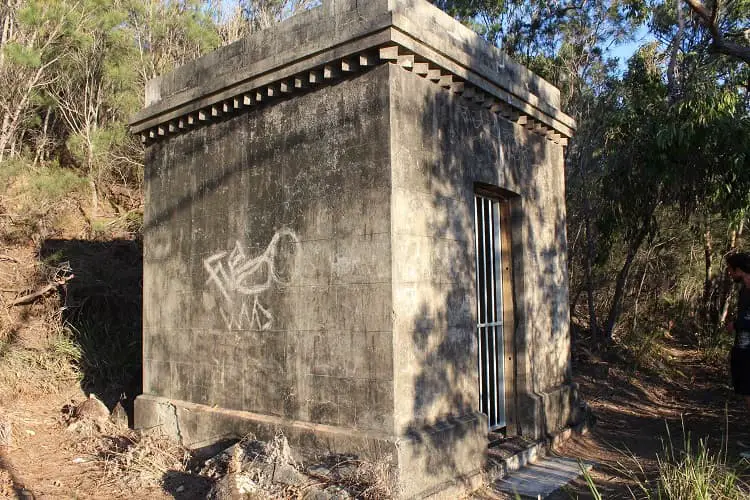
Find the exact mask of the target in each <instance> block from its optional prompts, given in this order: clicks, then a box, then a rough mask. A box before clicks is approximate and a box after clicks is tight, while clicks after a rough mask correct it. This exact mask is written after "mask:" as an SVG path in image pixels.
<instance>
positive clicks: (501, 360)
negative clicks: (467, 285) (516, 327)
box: [493, 201, 505, 425]
mask: <svg viewBox="0 0 750 500" xmlns="http://www.w3.org/2000/svg"><path fill="white" fill-rule="evenodd" d="M495 206H496V207H497V210H496V211H495V213H494V214H493V215H494V217H495V219H494V226H495V231H494V239H495V245H493V250H494V254H493V258H494V260H495V268H496V269H497V274H496V276H495V277H494V283H495V289H496V296H495V299H496V300H497V303H498V305H499V307H498V308H497V309H496V310H497V317H496V318H495V322H496V323H498V324H499V326H498V327H497V328H498V329H499V331H500V335H499V337H500V338H499V342H498V338H497V332H496V337H495V341H496V342H498V346H499V348H498V352H497V354H496V356H497V358H496V359H497V361H498V366H497V369H498V371H499V373H500V378H499V381H500V383H499V384H497V385H498V387H497V395H498V410H499V411H498V421H499V422H498V423H499V424H500V425H505V319H504V318H503V312H504V311H505V307H504V302H503V300H504V297H503V259H502V255H503V254H502V250H503V238H502V234H503V231H504V228H503V227H502V222H501V220H502V219H501V218H500V210H502V206H501V204H500V202H499V201H496V202H495Z"/></svg>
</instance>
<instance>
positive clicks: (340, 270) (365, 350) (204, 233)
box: [144, 66, 394, 431]
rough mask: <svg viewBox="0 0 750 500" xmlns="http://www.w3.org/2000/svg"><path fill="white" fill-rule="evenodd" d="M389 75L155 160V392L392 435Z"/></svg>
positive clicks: (150, 210)
mask: <svg viewBox="0 0 750 500" xmlns="http://www.w3.org/2000/svg"><path fill="white" fill-rule="evenodd" d="M389 140H390V139H389V91H388V68H387V66H381V67H377V68H375V69H373V70H371V71H369V72H366V73H362V74H359V75H358V76H356V77H355V78H353V79H349V80H343V81H340V82H338V83H336V84H333V85H330V86H326V87H322V88H319V89H316V90H315V91H314V92H310V93H308V94H304V95H295V96H294V97H293V98H291V99H289V100H286V101H282V102H276V103H274V104H273V105H271V106H267V107H264V108H261V109H253V110H251V111H250V112H248V113H246V114H241V115H238V116H233V117H231V118H229V119H227V120H225V121H220V122H215V123H211V124H210V125H207V126H204V127H201V128H198V129H195V130H192V131H189V132H187V133H184V134H181V135H179V136H175V137H173V138H170V139H169V140H168V141H163V142H157V143H154V144H152V145H150V146H149V147H148V148H147V152H146V165H147V168H146V189H145V197H146V214H145V235H144V374H145V379H144V392H145V393H146V394H151V395H155V396H162V397H167V398H174V399H178V400H185V401H192V402H195V403H200V404H205V405H217V406H220V407H223V408H228V409H237V410H245V411H249V412H257V413H262V414H268V415H275V416H280V417H285V418H289V419H294V420H301V421H308V422H313V423H319V424H330V425H336V426H341V427H356V428H359V429H365V430H368V429H371V430H381V431H389V430H391V429H392V427H393V420H392V411H393V399H394V396H393V383H392V373H393V352H392V347H391V346H392V342H391V339H392V320H391V309H392V307H391V302H392V301H391V236H390V224H391V223H390V220H391V212H390V175H391V174H390V164H389Z"/></svg>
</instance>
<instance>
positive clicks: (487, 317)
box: [474, 195, 505, 430]
mask: <svg viewBox="0 0 750 500" xmlns="http://www.w3.org/2000/svg"><path fill="white" fill-rule="evenodd" d="M474 221H475V224H474V241H475V245H476V276H477V339H478V349H477V361H478V365H479V411H481V412H482V413H484V414H486V415H487V416H488V417H489V426H490V430H495V429H499V428H501V427H505V380H504V369H505V366H504V364H503V351H504V348H503V341H504V337H503V286H502V265H501V264H502V263H501V245H502V234H501V227H500V202H499V201H498V200H494V199H492V198H487V197H484V196H481V195H475V197H474Z"/></svg>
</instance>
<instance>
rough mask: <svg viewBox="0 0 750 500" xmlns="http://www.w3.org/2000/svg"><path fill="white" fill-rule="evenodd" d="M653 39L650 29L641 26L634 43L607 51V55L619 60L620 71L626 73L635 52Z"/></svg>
mask: <svg viewBox="0 0 750 500" xmlns="http://www.w3.org/2000/svg"><path fill="white" fill-rule="evenodd" d="M652 39H653V37H652V36H651V34H650V33H649V32H648V28H647V27H645V26H641V27H640V28H639V29H638V32H637V33H636V35H635V37H634V39H633V41H631V42H626V43H623V44H620V45H617V46H616V47H613V48H611V49H609V50H607V51H606V53H607V55H608V56H609V57H616V58H618V59H619V68H620V71H625V69H626V68H627V65H628V59H629V58H630V56H632V55H633V54H634V53H635V51H636V50H638V47H640V46H641V45H643V44H644V43H645V42H647V41H650V40H652Z"/></svg>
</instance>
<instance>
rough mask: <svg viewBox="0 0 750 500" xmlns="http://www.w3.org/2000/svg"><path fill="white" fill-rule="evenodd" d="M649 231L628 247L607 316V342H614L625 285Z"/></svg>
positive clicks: (638, 236) (640, 235)
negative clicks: (613, 335)
mask: <svg viewBox="0 0 750 500" xmlns="http://www.w3.org/2000/svg"><path fill="white" fill-rule="evenodd" d="M649 231H650V227H648V226H647V227H645V228H643V229H642V230H641V232H640V233H639V234H638V235H637V236H636V238H635V240H634V241H633V242H632V243H631V244H630V246H629V247H628V253H627V255H626V256H625V263H624V264H623V266H622V269H620V272H619V273H617V281H616V282H615V294H614V296H613V297H612V306H611V307H610V310H609V315H608V316H607V325H606V327H605V330H604V336H605V338H606V339H607V341H611V340H612V334H613V332H614V330H615V324H616V323H617V319H618V318H619V316H620V307H621V305H622V297H623V295H624V292H625V283H626V282H627V279H628V273H630V266H631V265H632V264H633V260H634V259H635V256H636V254H637V253H638V250H639V249H640V248H641V245H642V244H643V240H644V239H645V238H646V235H647V234H648V233H649Z"/></svg>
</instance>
